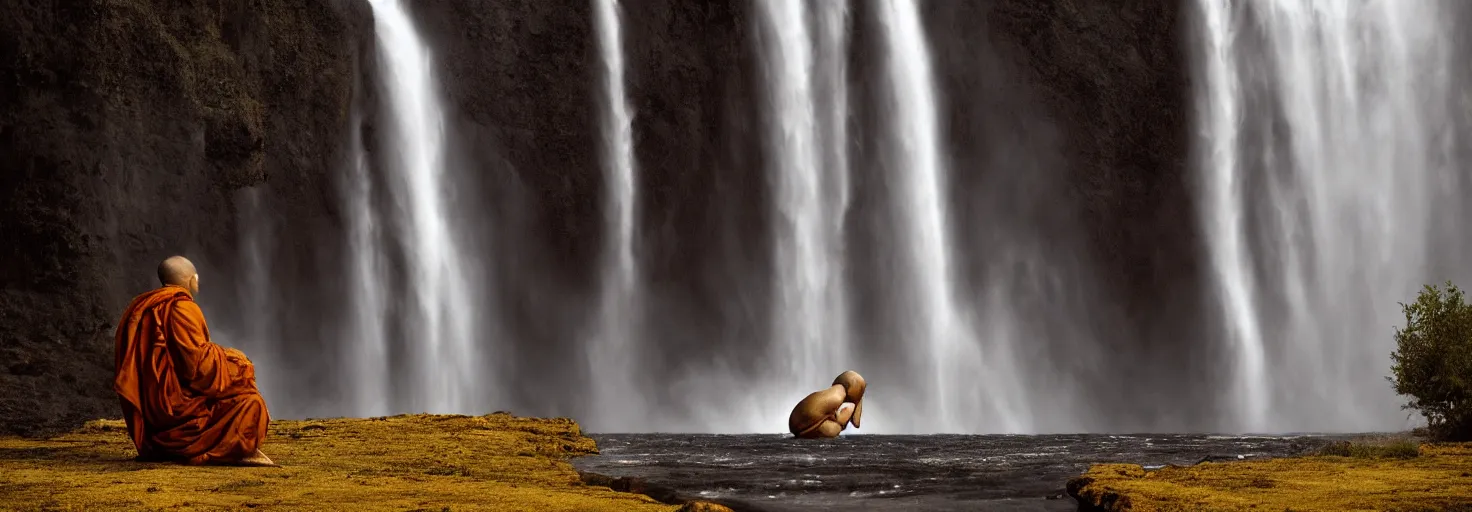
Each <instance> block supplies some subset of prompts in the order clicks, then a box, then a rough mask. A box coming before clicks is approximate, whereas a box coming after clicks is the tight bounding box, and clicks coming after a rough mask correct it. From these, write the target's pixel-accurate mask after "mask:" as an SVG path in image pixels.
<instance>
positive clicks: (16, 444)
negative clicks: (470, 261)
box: [0, 414, 676, 511]
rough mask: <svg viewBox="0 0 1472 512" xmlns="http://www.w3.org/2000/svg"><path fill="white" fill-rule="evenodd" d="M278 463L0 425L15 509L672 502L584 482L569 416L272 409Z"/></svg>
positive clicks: (119, 434) (582, 447) (639, 506)
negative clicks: (283, 415) (283, 414)
mask: <svg viewBox="0 0 1472 512" xmlns="http://www.w3.org/2000/svg"><path fill="white" fill-rule="evenodd" d="M264 449H265V450H266V451H267V453H269V454H270V455H271V457H272V458H274V459H275V460H276V462H278V463H280V464H281V465H282V467H280V468H234V467H190V466H181V465H175V464H157V463H140V462H134V461H133V460H132V459H133V457H134V455H136V453H135V452H134V450H133V447H132V445H131V443H129V442H128V439H127V437H126V434H125V433H124V431H123V424H122V421H121V420H99V421H93V422H89V423H88V424H87V425H86V426H84V427H83V428H81V429H79V430H77V431H74V432H71V433H68V434H64V435H61V436H58V437H54V438H49V439H28V438H20V437H0V473H3V474H4V475H6V477H5V479H4V481H3V482H0V502H4V503H5V504H6V505H7V506H12V507H17V508H19V509H22V510H30V509H36V510H87V511H95V510H155V509H191V510H215V509H219V510H225V509H229V510H243V509H246V508H250V509H253V510H362V511H373V510H395V511H404V510H456V511H461V510H536V511H554V510H578V511H597V510H609V511H615V510H616V511H640V510H648V511H654V510H675V509H676V507H674V506H672V505H663V504H660V503H658V502H656V501H654V500H653V499H651V498H649V497H647V496H643V495H639V494H630V493H621V492H614V491H612V490H610V489H609V488H607V487H599V486H590V485H584V484H583V483H582V480H581V479H580V478H579V476H578V474H577V472H576V471H574V470H573V468H572V466H571V465H570V464H568V462H567V460H568V458H570V457H574V456H579V455H588V454H594V453H597V447H596V446H595V445H594V442H593V440H592V439H589V438H587V437H584V436H583V435H582V433H581V431H580V429H579V427H578V425H577V423H575V422H573V421H572V420H569V419H564V418H556V419H538V418H521V417H515V416H511V415H507V414H492V415H488V416H478V417H469V416H430V415H412V416H394V417H388V418H372V419H332V420H307V421H277V422H273V423H272V430H271V437H270V438H268V440H267V445H266V447H265V448H264Z"/></svg>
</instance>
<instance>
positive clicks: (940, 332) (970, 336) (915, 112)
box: [876, 0, 1030, 432]
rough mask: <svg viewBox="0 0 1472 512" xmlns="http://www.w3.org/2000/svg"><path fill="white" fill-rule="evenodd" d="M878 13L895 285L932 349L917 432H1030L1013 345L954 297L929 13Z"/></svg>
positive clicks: (886, 4) (906, 2)
mask: <svg viewBox="0 0 1472 512" xmlns="http://www.w3.org/2000/svg"><path fill="white" fill-rule="evenodd" d="M878 7H879V9H878V10H879V12H878V14H877V18H878V19H879V22H880V24H881V25H882V27H881V32H882V34H881V37H882V39H883V44H884V46H885V48H886V54H885V55H884V62H883V72H884V83H885V85H886V86H887V87H888V89H889V91H890V93H891V94H892V98H891V101H892V103H891V104H890V105H888V106H889V107H890V108H892V109H893V112H891V113H890V118H889V119H888V130H889V133H888V138H889V140H888V141H887V142H888V144H889V145H888V146H887V147H886V148H885V149H884V151H883V152H882V153H881V156H882V157H883V158H884V163H885V167H886V169H887V172H888V173H889V178H888V179H889V183H890V187H891V188H892V189H893V191H892V193H893V194H896V196H897V197H896V199H895V201H896V203H897V205H898V206H897V208H899V210H900V211H899V212H898V215H899V218H898V225H897V226H896V228H897V230H896V233H895V236H896V238H897V239H896V240H895V241H894V242H893V243H892V247H894V248H895V250H898V251H899V252H900V253H899V255H898V259H899V260H900V262H901V263H900V265H902V266H901V268H900V269H899V272H900V274H899V275H896V276H893V278H892V282H893V283H894V284H895V286H897V287H902V288H904V289H903V290H895V292H896V294H897V295H898V296H899V297H898V298H896V299H894V305H895V307H897V308H900V309H902V312H901V314H900V315H899V316H900V317H901V318H903V319H905V321H904V323H905V328H904V333H905V335H906V336H908V337H909V338H910V339H908V340H906V343H907V344H914V345H917V346H923V347H924V348H923V349H921V350H922V351H923V352H924V353H926V354H928V355H929V357H930V368H929V373H930V379H929V393H926V394H927V395H928V397H929V401H928V402H927V403H923V404H918V403H917V404H913V405H912V407H917V408H918V410H916V411H915V414H917V415H919V417H923V418H925V420H924V421H919V422H916V423H915V424H914V425H913V426H912V427H910V430H932V431H934V430H940V431H946V432H975V431H979V430H980V431H992V432H997V431H1001V432H1024V431H1027V430H1028V429H1029V428H1030V426H1029V425H1028V423H1027V421H1026V420H1027V418H1025V417H1024V414H1025V411H1026V409H1025V404H1019V403H1017V397H1019V396H1020V391H1019V390H1018V389H1017V386H1018V384H1017V383H1018V381H1017V379H1016V378H1014V377H1013V374H1012V373H1011V372H1010V371H1009V368H1010V367H1011V366H1015V365H1010V364H1008V363H1007V362H1006V361H1005V358H1006V357H1007V352H1006V350H1005V344H1006V343H1010V341H1011V340H1010V339H1008V338H1005V337H999V338H998V339H988V340H980V339H978V337H977V335H976V331H975V329H974V327H973V325H972V323H971V317H970V315H969V314H967V312H966V309H965V306H964V305H963V303H962V301H961V300H959V297H958V296H957V290H955V289H954V288H953V286H954V283H956V281H957V279H956V270H955V268H954V267H953V265H954V262H953V258H954V257H955V255H954V253H953V247H952V243H951V240H950V236H951V234H950V232H949V230H950V226H949V221H948V215H949V214H948V201H947V197H946V194H945V193H944V191H945V190H946V179H947V176H946V172H947V171H946V168H945V166H946V163H945V158H944V157H943V155H942V148H941V137H940V134H939V129H940V126H939V122H938V119H937V108H938V107H937V99H936V93H935V84H934V82H933V81H934V77H933V75H932V72H931V62H930V53H929V50H928V48H927V43H926V41H925V32H924V29H923V27H922V25H921V22H920V15H919V12H918V10H919V9H918V7H917V5H916V3H915V2H914V1H913V0H878ZM982 341H986V342H987V343H986V344H985V346H984V345H983V343H982ZM917 348H918V347H917ZM878 391H879V390H878V389H877V388H876V394H877V393H878Z"/></svg>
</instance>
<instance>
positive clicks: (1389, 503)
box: [1068, 444, 1472, 511]
mask: <svg viewBox="0 0 1472 512" xmlns="http://www.w3.org/2000/svg"><path fill="white" fill-rule="evenodd" d="M1068 494H1069V495H1071V496H1073V497H1074V498H1075V499H1077V500H1078V502H1079V510H1081V511H1124V510H1133V511H1170V510H1181V511H1185V510H1192V511H1195V510H1211V511H1235V510H1244V511H1245V510H1294V511H1310V510H1324V511H1330V510H1333V511H1342V510H1405V511H1413V510H1414V511H1420V510H1425V511H1432V510H1436V511H1446V510H1472V444H1447V445H1431V444H1425V445H1420V446H1418V447H1417V446H1415V445H1411V447H1410V448H1409V449H1396V447H1395V446H1393V445H1391V446H1388V447H1387V446H1385V445H1381V446H1375V445H1369V446H1365V445H1349V444H1346V445H1342V446H1333V445H1331V446H1330V447H1329V448H1327V449H1325V450H1323V451H1321V452H1319V453H1318V454H1315V455H1311V456H1305V457H1290V458H1281V459H1269V460H1258V461H1240V462H1236V461H1234V462H1222V463H1215V462H1203V463H1201V464H1196V465H1193V466H1184V467H1183V466H1167V467H1164V468H1160V469H1155V470H1146V469H1145V468H1143V467H1141V466H1139V465H1135V464H1098V465H1095V466H1093V467H1091V468H1090V469H1089V471H1088V472H1087V473H1085V474H1083V475H1082V476H1079V477H1077V478H1074V479H1073V480H1071V481H1070V482H1069V483H1068Z"/></svg>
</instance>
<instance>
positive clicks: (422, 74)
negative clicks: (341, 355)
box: [369, 0, 489, 413]
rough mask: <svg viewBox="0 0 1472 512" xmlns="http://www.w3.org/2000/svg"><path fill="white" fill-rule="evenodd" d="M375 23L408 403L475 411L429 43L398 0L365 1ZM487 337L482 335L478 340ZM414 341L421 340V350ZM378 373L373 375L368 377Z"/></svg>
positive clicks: (468, 327)
mask: <svg viewBox="0 0 1472 512" xmlns="http://www.w3.org/2000/svg"><path fill="white" fill-rule="evenodd" d="M369 1H370V3H371V4H372V5H373V14H374V16H373V19H374V26H375V28H376V30H377V35H378V43H379V49H378V50H379V55H380V57H381V70H380V75H381V76H382V77H383V80H384V85H385V90H386V91H387V92H388V98H389V106H390V110H389V114H390V115H389V119H390V120H391V121H392V122H393V125H392V129H391V133H392V135H393V136H394V138H393V139H392V143H390V144H386V145H385V147H386V149H387V150H389V151H391V152H393V153H394V154H393V157H394V158H392V159H391V160H390V162H391V163H390V169H389V170H390V174H391V176H392V179H391V181H390V183H392V184H393V186H392V187H391V189H390V191H391V192H393V198H394V200H395V202H396V205H397V206H398V208H400V209H401V211H402V215H401V218H399V219H397V220H399V221H400V223H401V225H400V226H399V228H400V230H401V231H402V233H403V235H404V237H405V246H406V251H405V252H406V253H407V256H408V271H409V278H410V279H409V288H410V290H411V292H410V293H411V296H412V303H413V305H414V308H415V315H414V316H413V321H412V322H410V324H409V325H410V326H411V327H410V328H409V329H408V332H409V333H411V334H412V335H415V336H419V337H420V338H419V339H416V340H413V341H412V342H411V343H412V344H413V345H415V346H416V349H415V350H413V351H411V353H414V354H422V355H423V356H422V357H420V358H419V359H418V360H417V361H416V363H417V365H418V370H419V371H418V374H417V377H416V379H417V381H418V384H417V385H416V386H414V391H415V395H414V396H411V397H409V407H410V408H411V409H412V410H415V411H420V410H423V411H427V412H432V413H451V412H453V413H463V412H480V409H483V408H484V407H483V405H484V404H481V403H479V398H480V396H481V392H482V391H483V390H482V386H483V385H484V382H485V380H483V379H481V378H480V376H481V374H480V373H479V372H477V371H474V368H475V366H474V364H475V362H476V361H477V358H476V357H475V354H476V352H475V351H476V345H475V340H473V339H472V336H473V335H474V330H473V329H474V327H475V324H474V321H475V318H476V316H478V315H481V314H482V313H481V312H478V311H475V310H474V309H473V307H474V305H473V304H472V302H471V300H470V294H469V293H467V290H466V287H468V286H472V285H473V284H474V279H469V278H468V277H469V276H467V275H466V272H465V268H464V266H463V263H462V261H461V258H462V256H461V250H460V247H459V243H458V241H457V240H456V238H455V235H456V233H455V232H454V229H453V227H452V226H451V223H450V219H449V217H450V216H449V212H448V211H447V205H446V202H447V201H446V199H447V193H448V191H449V188H448V187H447V185H446V183H445V181H446V180H445V141H444V130H445V126H444V113H443V109H442V107H441V105H440V100H439V93H438V90H437V88H436V86H435V81H434V68H433V65H432V61H431V59H430V51H429V47H428V46H426V45H425V44H424V42H423V41H422V40H420V38H419V35H418V33H417V32H416V30H415V28H414V22H413V20H412V19H411V18H410V17H409V15H408V13H407V12H405V11H404V8H403V5H401V4H400V0H369ZM482 341H483V342H484V341H489V340H482ZM417 347H422V350H420V349H419V348H417ZM373 378H378V377H376V376H375V377H373Z"/></svg>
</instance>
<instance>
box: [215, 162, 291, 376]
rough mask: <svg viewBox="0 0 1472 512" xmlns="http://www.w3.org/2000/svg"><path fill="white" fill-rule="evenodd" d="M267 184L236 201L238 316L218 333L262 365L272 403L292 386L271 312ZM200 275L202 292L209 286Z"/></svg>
mask: <svg viewBox="0 0 1472 512" xmlns="http://www.w3.org/2000/svg"><path fill="white" fill-rule="evenodd" d="M264 187H265V185H257V186H253V187H250V188H246V189H244V190H241V191H240V192H239V193H238V195H237V196H236V197H237V202H236V214H235V215H236V216H235V224H236V225H237V226H239V227H240V228H239V229H240V232H239V241H240V253H239V254H240V261H241V275H240V277H238V278H237V281H236V301H237V302H236V304H237V306H236V307H237V308H238V310H237V311H235V315H227V316H226V318H232V319H237V320H236V321H235V322H230V321H228V320H227V321H225V322H222V325H221V327H223V328H221V329H217V330H216V332H217V333H219V334H217V336H218V338H216V339H215V341H216V342H218V343H221V344H224V345H225V346H231V347H236V348H239V349H240V350H241V351H242V352H245V354H246V355H247V356H248V357H250V358H251V360H252V361H255V362H256V363H257V365H258V366H259V369H258V370H257V372H258V373H259V374H260V380H261V382H260V384H259V386H260V388H261V394H262V396H264V397H265V398H267V399H268V400H271V399H274V398H275V397H279V396H281V394H278V393H277V390H278V389H282V388H289V387H290V385H289V384H285V383H283V382H281V381H282V378H283V377H285V376H286V375H287V374H288V373H289V372H287V371H283V370H284V369H283V368H281V366H280V365H281V363H284V362H285V361H282V358H281V352H280V350H279V347H278V345H277V343H279V340H280V336H279V335H280V334H281V332H280V330H278V329H275V328H274V326H275V325H276V319H277V318H276V315H275V314H274V313H275V312H274V311H272V308H271V290H272V288H271V253H272V251H273V250H274V249H275V247H274V243H273V242H274V236H273V230H272V223H271V222H270V218H269V217H268V216H267V215H266V212H267V211H268V210H267V209H266V208H267V206H266V205H265V204H263V203H265V201H266V200H268V198H267V199H263V198H262V196H263V195H264V194H266V193H267V190H265V188H264ZM206 279H207V277H206V276H201V277H200V283H201V284H200V289H201V290H204V289H205V287H207V286H209V284H207V283H206V281H205V280H206Z"/></svg>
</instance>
